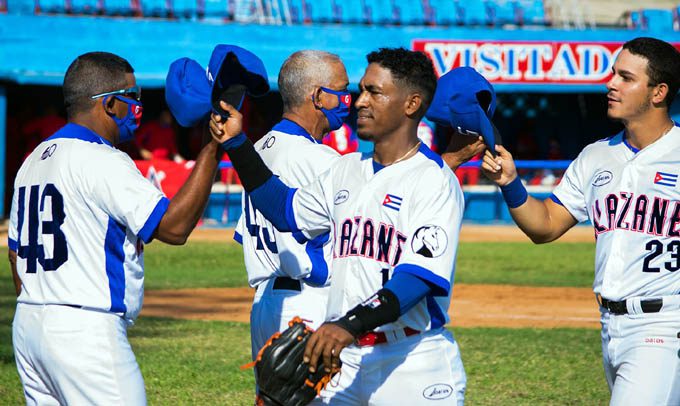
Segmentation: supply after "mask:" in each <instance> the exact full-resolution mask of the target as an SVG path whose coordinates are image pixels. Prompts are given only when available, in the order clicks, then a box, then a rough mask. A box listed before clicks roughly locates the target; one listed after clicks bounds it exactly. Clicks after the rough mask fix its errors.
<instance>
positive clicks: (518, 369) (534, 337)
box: [0, 242, 608, 405]
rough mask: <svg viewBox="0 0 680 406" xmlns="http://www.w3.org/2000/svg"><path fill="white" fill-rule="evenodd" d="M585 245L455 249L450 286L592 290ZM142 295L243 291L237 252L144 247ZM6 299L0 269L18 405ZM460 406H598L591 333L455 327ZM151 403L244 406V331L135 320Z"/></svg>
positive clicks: (7, 351) (3, 345)
mask: <svg viewBox="0 0 680 406" xmlns="http://www.w3.org/2000/svg"><path fill="white" fill-rule="evenodd" d="M593 250H594V245H593V244H592V243H583V244H578V243H570V244H553V245H546V246H534V245H531V244H528V243H462V244H461V247H460V251H459V258H458V270H457V274H456V281H457V282H464V283H494V284H496V283H504V284H514V285H531V286H578V287H587V286H590V284H591V283H592V273H593ZM0 255H1V256H2V257H3V258H5V257H6V248H0ZM145 261H146V267H147V277H146V288H147V289H161V288H162V289H174V288H185V287H232V286H244V285H245V283H246V278H245V271H244V269H243V260H242V257H241V251H240V248H239V246H235V245H230V244H221V243H208V242H192V243H190V244H188V245H187V246H184V247H168V246H165V245H163V244H159V243H153V244H151V245H149V246H147V247H146V255H145ZM14 302H15V299H14V291H13V287H12V282H11V276H10V272H9V269H8V267H7V265H6V262H5V261H2V265H1V266H0V361H1V362H2V363H1V364H0V400H1V402H2V404H10V405H13V404H22V403H23V395H22V392H21V385H20V383H19V379H18V376H17V373H16V368H15V364H14V357H13V353H12V347H11V320H12V317H13V314H14ZM454 334H455V336H456V339H457V340H458V341H459V343H460V346H461V351H462V356H463V362H464V363H465V368H466V372H467V375H468V389H467V397H466V400H467V402H466V403H467V404H468V405H537V404H540V405H543V404H546V405H581V404H588V405H599V404H606V403H607V401H608V390H607V386H606V383H605V380H604V376H603V372H602V366H601V360H600V344H599V332H598V331H597V330H586V329H502V328H458V329H455V331H454ZM129 336H130V341H131V343H132V346H133V348H134V350H135V353H136V355H137V359H138V361H139V363H140V366H141V369H142V373H143V374H144V379H145V382H146V388H147V396H148V399H149V403H150V404H156V405H169V404H196V405H204V404H206V405H207V404H210V405H218V404H219V405H248V404H252V387H253V377H252V371H251V370H246V371H241V370H240V369H239V368H238V367H239V365H242V364H244V363H246V362H248V361H249V354H250V338H249V328H248V325H247V324H241V323H229V322H208V321H182V320H170V319H158V318H148V317H142V318H140V319H139V320H138V322H137V324H136V325H135V326H134V327H133V328H131V329H130V330H129Z"/></svg>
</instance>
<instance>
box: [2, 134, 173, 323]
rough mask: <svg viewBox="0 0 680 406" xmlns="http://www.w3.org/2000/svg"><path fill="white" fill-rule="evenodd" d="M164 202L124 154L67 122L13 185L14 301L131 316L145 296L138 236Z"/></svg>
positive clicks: (146, 233) (148, 232)
mask: <svg viewBox="0 0 680 406" xmlns="http://www.w3.org/2000/svg"><path fill="white" fill-rule="evenodd" d="M168 203H169V200H168V199H167V198H166V197H165V196H163V194H162V193H161V192H160V191H159V190H158V189H156V188H155V187H154V186H153V185H152V184H151V183H150V182H149V181H148V180H147V179H145V178H144V177H143V176H142V175H141V173H140V172H139V170H138V169H137V168H136V167H135V165H134V163H133V162H132V160H131V159H130V158H129V157H128V156H127V155H126V154H124V153H123V152H120V151H118V150H117V149H115V148H114V147H113V146H111V145H110V144H109V143H108V141H106V140H104V139H102V138H101V137H99V136H98V135H97V134H95V133H94V132H92V131H90V130H89V129H87V128H85V127H81V126H79V125H76V124H67V125H66V126H65V127H63V128H62V129H61V130H59V131H58V132H57V133H55V134H54V135H53V136H51V137H50V138H48V139H47V140H45V141H44V142H43V143H41V144H40V145H39V146H38V147H37V148H36V149H35V150H34V151H33V152H32V153H31V155H29V157H28V158H27V159H26V161H25V162H24V164H23V165H22V166H21V169H20V170H19V173H18V174H17V177H16V180H15V183H14V197H13V200H12V209H11V214H10V227H9V247H10V249H11V250H13V251H16V252H17V257H18V258H17V271H18V274H19V277H20V278H21V283H22V289H21V295H20V296H19V297H18V299H17V301H18V302H19V303H27V304H62V305H73V306H82V307H83V308H88V309H97V310H103V311H106V312H112V313H116V314H119V315H121V316H124V317H125V318H126V319H128V320H134V319H135V317H136V316H137V314H138V313H139V311H140V309H141V306H142V298H143V288H144V264H143V256H142V252H143V242H149V241H150V240H151V237H152V234H153V232H154V230H155V229H156V227H157V226H158V223H159V222H160V220H161V218H162V217H163V215H164V214H165V211H166V209H167V206H168Z"/></svg>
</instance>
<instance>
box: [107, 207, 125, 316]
mask: <svg viewBox="0 0 680 406" xmlns="http://www.w3.org/2000/svg"><path fill="white" fill-rule="evenodd" d="M124 242H125V227H124V226H123V225H121V224H118V223H117V222H116V221H115V220H114V219H112V218H111V217H109V226H108V228H107V230H106V239H105V240H104V253H105V257H106V276H107V277H108V279H109V293H110V295H111V311H112V312H114V313H125V312H126V311H127V309H126V307H125V301H124V299H125V269H124V268H123V262H124V261H125V252H123V243H124Z"/></svg>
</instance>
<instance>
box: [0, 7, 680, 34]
mask: <svg viewBox="0 0 680 406" xmlns="http://www.w3.org/2000/svg"><path fill="white" fill-rule="evenodd" d="M562 1H563V0H13V1H11V2H8V0H0V12H7V13H19V14H27V13H43V14H70V15H104V16H129V17H135V18H136V17H142V18H145V17H150V18H170V19H189V20H194V19H203V18H209V19H213V20H222V21H237V22H241V23H255V24H362V25H363V24H373V25H402V26H425V25H427V26H444V27H449V26H466V27H499V28H500V27H506V26H508V25H511V26H548V25H551V24H552V23H553V22H555V24H560V18H561V17H560V15H561V14H560V13H562V14H563V12H564V10H563V9H564V8H565V7H567V6H568V4H567V3H564V5H563V6H560V5H561V4H562ZM574 1H575V0H574ZM679 1H680V0H679ZM569 4H571V3H569ZM558 6H559V7H558ZM8 7H9V8H8ZM560 7H561V8H560ZM618 24H619V26H620V25H625V26H627V27H628V28H632V29H643V30H646V29H650V30H651V29H654V30H658V31H664V30H667V31H668V30H679V29H680V6H676V7H675V8H673V9H656V8H648V9H636V10H632V11H629V12H628V13H626V14H625V18H622V19H621V22H619V23H618ZM581 25H582V24H581ZM572 26H573V27H574V28H582V27H581V26H579V25H572ZM591 26H592V24H591ZM565 27H567V28H569V26H568V25H565Z"/></svg>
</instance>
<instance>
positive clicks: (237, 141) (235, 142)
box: [221, 133, 248, 151]
mask: <svg viewBox="0 0 680 406" xmlns="http://www.w3.org/2000/svg"><path fill="white" fill-rule="evenodd" d="M247 139H248V138H247V137H246V135H245V134H244V133H241V134H239V135H237V136H236V137H234V138H229V139H228V140H226V141H224V142H223V143H222V144H221V145H222V149H223V150H225V151H229V150H231V149H234V148H237V147H240V146H241V145H243V143H244V142H246V140H247Z"/></svg>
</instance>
